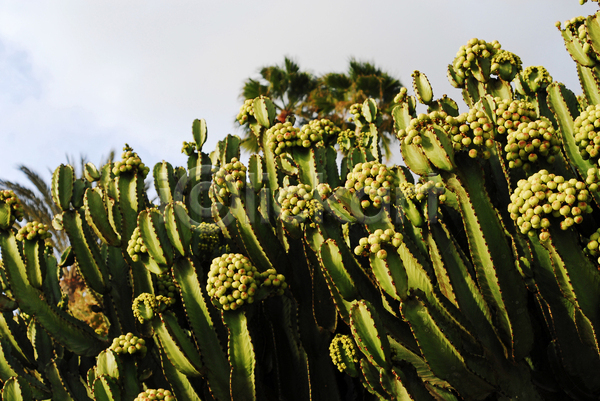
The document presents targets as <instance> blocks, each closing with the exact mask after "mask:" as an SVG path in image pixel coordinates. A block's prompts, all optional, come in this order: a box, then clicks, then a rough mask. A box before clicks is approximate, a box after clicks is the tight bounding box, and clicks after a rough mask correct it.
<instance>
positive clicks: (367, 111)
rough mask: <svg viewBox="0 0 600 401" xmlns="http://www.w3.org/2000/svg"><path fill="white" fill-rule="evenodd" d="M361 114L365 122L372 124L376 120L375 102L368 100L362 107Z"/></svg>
mask: <svg viewBox="0 0 600 401" xmlns="http://www.w3.org/2000/svg"><path fill="white" fill-rule="evenodd" d="M362 114H363V116H364V117H365V120H367V122H369V123H374V122H375V119H376V118H377V103H375V100H373V99H371V98H368V99H367V100H365V101H364V103H363V105H362Z"/></svg>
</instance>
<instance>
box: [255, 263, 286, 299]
mask: <svg viewBox="0 0 600 401" xmlns="http://www.w3.org/2000/svg"><path fill="white" fill-rule="evenodd" d="M257 280H258V281H259V282H260V284H261V287H270V289H271V290H272V292H273V295H283V292H284V290H285V289H286V288H287V287H288V284H287V283H286V282H285V276H284V275H283V274H277V270H275V269H268V270H267V271H265V272H263V273H260V274H259V275H258V276H257Z"/></svg>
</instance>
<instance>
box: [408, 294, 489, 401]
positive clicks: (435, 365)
mask: <svg viewBox="0 0 600 401" xmlns="http://www.w3.org/2000/svg"><path fill="white" fill-rule="evenodd" d="M401 312H402V317H403V318H404V319H406V320H407V321H408V322H409V323H410V325H411V328H412V331H413V333H414V335H415V337H416V339H417V342H418V344H419V348H420V349H421V352H422V354H423V357H424V359H425V360H426V361H427V364H428V365H429V367H430V368H431V371H432V372H433V373H434V374H435V375H436V376H438V377H439V378H440V379H443V380H446V381H447V382H449V383H450V384H451V385H452V386H453V387H454V388H456V389H457V390H458V391H459V393H460V394H461V395H463V396H464V397H465V398H468V399H484V398H485V397H487V396H488V395H489V394H491V393H492V392H493V391H494V387H493V386H492V385H490V384H489V383H487V382H486V381H484V380H483V379H481V378H479V377H478V376H476V375H475V374H473V373H472V372H471V371H470V370H469V369H468V368H467V366H466V364H465V360H464V358H463V356H462V355H461V353H460V351H459V350H458V349H457V348H456V346H455V345H454V344H452V343H451V342H450V341H449V339H448V338H447V337H446V335H445V334H444V332H443V331H442V330H441V329H440V327H439V326H438V324H437V322H436V321H435V320H434V319H433V317H432V315H431V314H430V312H429V310H428V308H427V307H426V306H425V304H424V303H423V301H421V300H420V299H419V298H418V297H414V298H411V299H407V300H406V301H404V302H403V303H402V306H401Z"/></svg>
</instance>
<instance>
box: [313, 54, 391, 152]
mask: <svg viewBox="0 0 600 401" xmlns="http://www.w3.org/2000/svg"><path fill="white" fill-rule="evenodd" d="M401 88H402V84H401V83H400V80H398V79H396V78H394V77H392V76H391V75H389V74H388V73H386V72H384V71H383V70H381V69H380V68H377V67H375V66H374V65H373V64H371V63H369V62H364V61H357V60H356V59H351V60H350V62H349V67H348V72H347V73H335V72H333V73H328V74H325V75H323V76H321V77H320V78H319V85H318V86H317V88H316V89H314V90H313V91H312V92H311V94H310V96H309V99H308V104H309V105H310V106H308V108H309V109H310V110H311V111H312V112H314V113H315V114H316V115H317V117H318V118H328V119H330V120H332V121H333V122H335V123H336V124H338V125H340V126H341V127H342V128H353V125H352V124H351V123H349V122H348V120H349V119H348V110H349V109H350V106H352V105H353V104H354V103H362V102H364V101H365V100H366V99H367V98H372V99H374V100H375V101H376V102H377V107H378V109H379V110H380V111H381V113H382V118H383V122H382V124H381V126H380V127H379V130H380V131H381V133H382V134H383V135H382V143H383V146H384V150H385V153H386V156H387V157H389V156H390V153H391V152H390V148H389V145H390V139H393V138H395V137H394V135H393V127H394V122H393V118H392V116H391V112H392V108H393V106H394V105H393V101H394V97H395V96H396V95H397V94H398V92H400V89H401Z"/></svg>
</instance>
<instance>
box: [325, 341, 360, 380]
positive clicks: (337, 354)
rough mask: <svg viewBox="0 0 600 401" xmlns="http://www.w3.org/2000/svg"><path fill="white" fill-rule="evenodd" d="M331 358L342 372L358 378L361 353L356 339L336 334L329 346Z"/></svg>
mask: <svg viewBox="0 0 600 401" xmlns="http://www.w3.org/2000/svg"><path fill="white" fill-rule="evenodd" d="M329 356H330V357H331V360H332V361H333V364H334V365H335V366H336V367H337V368H338V370H339V371H340V372H346V373H347V374H349V375H350V376H353V377H356V376H358V372H359V370H360V368H359V363H360V359H359V356H360V352H359V350H358V347H357V346H356V343H355V342H354V339H353V338H352V337H351V336H349V335H347V334H340V333H338V334H336V335H335V337H334V338H333V340H331V344H329Z"/></svg>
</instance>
